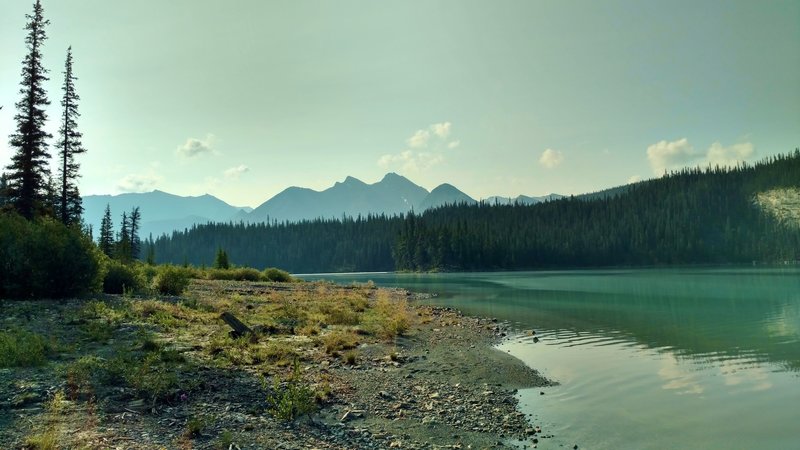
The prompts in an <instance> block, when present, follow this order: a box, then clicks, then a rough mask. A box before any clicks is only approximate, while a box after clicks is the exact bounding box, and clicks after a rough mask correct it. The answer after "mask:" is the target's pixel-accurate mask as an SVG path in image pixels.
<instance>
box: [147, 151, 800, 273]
mask: <svg viewBox="0 0 800 450" xmlns="http://www.w3.org/2000/svg"><path fill="white" fill-rule="evenodd" d="M799 185H800V150H795V151H794V152H792V153H789V154H785V155H778V156H774V157H770V158H768V159H765V160H763V161H761V162H758V163H756V164H752V165H749V164H740V165H738V166H736V167H731V168H724V167H708V168H704V169H701V168H692V169H684V170H681V171H677V172H673V173H670V174H666V175H665V176H663V177H661V178H657V179H653V180H648V181H644V182H639V183H636V184H633V185H630V186H629V187H628V189H626V190H619V191H616V192H617V193H616V194H614V195H609V196H605V197H602V196H588V197H585V198H576V197H569V198H563V199H559V200H555V201H548V202H545V203H540V204H536V205H487V204H477V205H452V206H445V207H441V208H438V209H434V210H429V211H426V212H425V213H423V214H408V215H405V216H394V217H386V216H369V217H356V218H344V219H341V220H316V221H303V222H299V223H277V222H272V223H267V224H264V223H262V224H245V223H213V224H206V225H198V226H194V227H192V228H191V229H186V230H184V231H182V232H174V233H173V234H172V235H171V236H167V235H164V236H161V237H159V238H158V239H155V240H152V239H151V240H148V241H147V242H146V243H145V245H144V247H145V248H148V253H154V254H155V255H156V261H157V262H171V263H176V264H192V265H196V266H202V265H211V264H212V263H213V261H214V257H215V255H216V253H217V251H218V250H219V249H221V248H222V249H225V250H226V252H227V254H228V255H230V259H231V262H232V263H233V264H236V265H242V266H251V267H257V268H263V267H268V266H276V267H283V268H285V269H287V270H289V271H291V272H294V273H314V272H349V271H390V270H405V271H466V270H522V269H537V268H576V267H610V266H662V265H678V264H751V263H753V262H766V263H769V262H778V261H786V260H792V261H794V260H796V259H798V255H800V230H798V228H797V227H793V226H790V225H786V224H782V223H779V222H778V221H777V220H776V219H774V218H773V217H771V216H769V215H767V214H765V213H764V212H763V211H761V209H759V208H758V207H757V206H756V205H755V204H754V196H755V194H756V193H758V192H763V191H766V190H769V189H777V188H787V187H796V186H799ZM150 249H152V250H150Z"/></svg>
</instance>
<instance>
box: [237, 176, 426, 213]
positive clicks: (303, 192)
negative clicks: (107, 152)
mask: <svg viewBox="0 0 800 450" xmlns="http://www.w3.org/2000/svg"><path fill="white" fill-rule="evenodd" d="M427 195H428V191H427V190H426V189H425V188H423V187H420V186H417V185H416V184H414V183H412V182H411V181H409V180H408V179H407V178H405V177H403V176H400V175H397V174H396V173H389V174H386V176H384V177H383V179H382V180H381V181H379V182H377V183H373V184H366V183H364V182H363V181H361V180H358V179H356V178H353V177H347V178H346V179H345V180H344V181H343V182H337V183H336V184H334V185H333V186H332V187H330V188H328V189H325V190H323V191H315V190H313V189H308V188H301V187H290V188H288V189H285V190H284V191H282V192H281V193H279V194H278V195H276V196H274V197H272V198H271V199H269V200H267V201H266V202H264V203H262V204H261V205H260V206H259V207H257V208H256V209H254V210H253V212H251V213H250V214H248V215H247V218H246V219H245V220H247V221H248V222H264V221H268V220H269V221H272V220H278V221H280V222H283V221H290V222H297V221H300V220H305V219H307V220H311V219H317V218H324V219H331V218H341V217H342V216H350V217H357V216H358V215H361V216H366V215H368V214H386V215H389V216H392V215H397V214H403V213H407V212H409V211H411V210H412V209H414V208H416V207H417V205H418V204H419V203H420V202H422V201H423V199H425V198H426V196H427Z"/></svg>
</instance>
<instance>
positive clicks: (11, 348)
mask: <svg viewBox="0 0 800 450" xmlns="http://www.w3.org/2000/svg"><path fill="white" fill-rule="evenodd" d="M51 351H52V345H51V344H50V343H48V342H47V340H46V339H45V338H44V336H42V335H40V334H36V333H30V332H28V331H24V330H10V331H0V367H29V366H38V365H41V364H44V362H45V360H46V357H47V354H48V353H50V352H51Z"/></svg>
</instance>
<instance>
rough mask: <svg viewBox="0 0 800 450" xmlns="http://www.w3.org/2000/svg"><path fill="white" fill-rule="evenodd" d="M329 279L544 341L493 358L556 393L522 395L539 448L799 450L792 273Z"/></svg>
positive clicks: (796, 284) (798, 277) (797, 281)
mask: <svg viewBox="0 0 800 450" xmlns="http://www.w3.org/2000/svg"><path fill="white" fill-rule="evenodd" d="M306 278H312V277H306ZM324 278H328V279H332V280H334V281H337V282H350V281H366V280H373V281H374V282H375V283H377V284H379V285H385V286H401V287H405V288H408V289H410V290H414V291H418V292H430V293H434V294H437V295H438V296H437V297H435V298H433V299H431V300H430V303H432V304H437V305H442V306H452V307H456V308H458V309H460V310H461V311H463V312H465V313H467V314H472V315H482V316H492V317H497V318H500V319H505V320H508V321H510V322H512V323H513V324H514V325H515V326H516V327H517V328H519V329H520V330H526V329H534V330H536V336H537V337H538V338H539V339H540V340H539V342H538V343H534V342H533V340H532V338H530V337H527V336H524V334H523V335H522V336H520V337H517V338H515V339H512V340H510V341H508V342H506V343H504V344H502V345H501V346H500V347H499V348H500V349H501V350H503V351H507V352H510V353H511V354H512V355H514V356H516V357H518V358H520V359H522V360H523V361H525V362H526V363H527V364H529V365H530V366H531V367H534V368H536V369H537V370H539V371H540V372H542V373H544V374H545V375H547V376H548V377H550V378H552V379H554V380H556V381H558V382H559V383H560V385H559V386H556V387H552V388H546V389H544V392H545V395H539V391H541V389H536V390H524V391H521V393H520V401H521V408H522V409H523V411H525V412H527V413H532V414H533V417H534V422H535V423H536V424H538V425H542V428H543V429H544V431H545V433H546V434H547V433H550V434H553V435H554V436H555V437H554V438H552V439H542V440H541V441H540V443H539V448H562V447H561V446H562V445H563V446H565V447H567V448H572V446H573V445H574V444H578V445H579V446H580V448H581V449H617V448H642V449H646V448H652V449H666V448H681V449H685V448H692V449H716V448H719V449H800V270H798V269H730V268H726V269H672V270H602V271H600V270H593V271H558V272H510V273H470V274H363V275H353V274H348V275H336V276H325V277H324Z"/></svg>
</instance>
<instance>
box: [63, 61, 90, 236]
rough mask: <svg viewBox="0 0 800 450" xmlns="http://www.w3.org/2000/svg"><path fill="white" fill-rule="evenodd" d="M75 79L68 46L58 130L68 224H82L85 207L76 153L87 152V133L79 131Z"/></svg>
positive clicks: (64, 219) (64, 221)
mask: <svg viewBox="0 0 800 450" xmlns="http://www.w3.org/2000/svg"><path fill="white" fill-rule="evenodd" d="M75 80H77V78H76V77H75V75H74V74H73V73H72V47H71V46H70V47H69V48H68V49H67V60H66V63H65V64H64V85H63V89H64V97H63V98H62V99H61V106H62V107H63V108H64V112H63V114H62V116H61V128H60V129H59V130H58V134H59V137H60V139H59V141H58V143H57V144H56V145H57V146H58V153H59V155H60V158H61V161H60V167H59V171H60V175H61V197H60V199H59V207H58V212H59V218H60V219H61V222H63V223H64V224H65V225H71V224H76V223H80V221H81V214H82V213H83V206H82V205H81V195H80V192H79V191H78V183H77V178H78V177H79V175H78V169H79V168H80V164H78V163H77V162H76V161H75V155H78V154H81V153H84V152H86V149H84V148H83V145H82V144H81V137H82V136H83V135H82V134H81V133H80V132H79V131H78V124H77V122H76V119H77V118H78V117H80V113H78V100H80V97H79V96H78V94H77V93H76V92H75Z"/></svg>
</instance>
